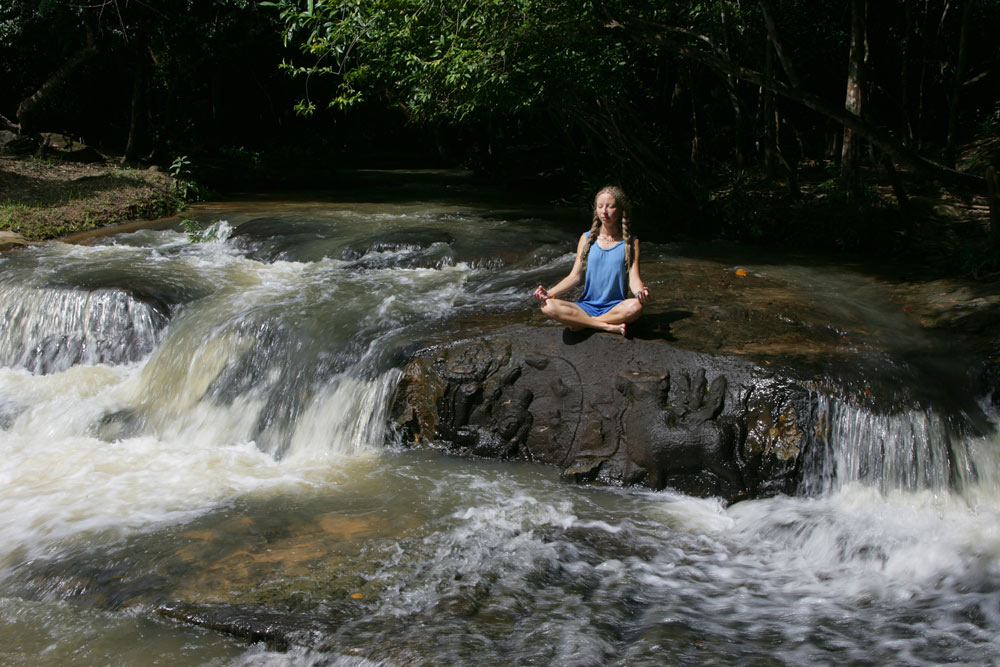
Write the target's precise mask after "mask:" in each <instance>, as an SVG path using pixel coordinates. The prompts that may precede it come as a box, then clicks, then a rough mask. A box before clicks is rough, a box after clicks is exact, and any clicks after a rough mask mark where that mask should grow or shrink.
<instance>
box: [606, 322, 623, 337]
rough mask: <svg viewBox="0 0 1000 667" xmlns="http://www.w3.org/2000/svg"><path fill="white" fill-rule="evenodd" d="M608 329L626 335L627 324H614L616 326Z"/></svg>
mask: <svg viewBox="0 0 1000 667" xmlns="http://www.w3.org/2000/svg"><path fill="white" fill-rule="evenodd" d="M608 331H610V332H611V333H616V334H619V335H621V336H624V335H625V325H624V324H616V325H614V328H612V329H609V330H608Z"/></svg>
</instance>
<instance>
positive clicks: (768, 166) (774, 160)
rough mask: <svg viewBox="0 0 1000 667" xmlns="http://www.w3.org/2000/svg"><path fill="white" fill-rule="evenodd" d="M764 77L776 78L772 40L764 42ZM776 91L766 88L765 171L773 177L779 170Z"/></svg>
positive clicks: (764, 122)
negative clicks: (775, 107) (775, 116)
mask: <svg viewBox="0 0 1000 667" xmlns="http://www.w3.org/2000/svg"><path fill="white" fill-rule="evenodd" d="M764 50H765V54H764V77H765V78H767V79H774V49H773V48H772V45H771V43H770V41H768V42H765V43H764ZM774 114H775V111H774V92H773V91H771V90H768V89H767V88H765V89H764V114H763V115H764V118H763V125H764V140H763V142H762V143H763V144H764V173H765V175H766V176H767V178H768V179H773V178H774V177H775V175H776V174H777V172H778V139H777V132H776V131H775V126H774Z"/></svg>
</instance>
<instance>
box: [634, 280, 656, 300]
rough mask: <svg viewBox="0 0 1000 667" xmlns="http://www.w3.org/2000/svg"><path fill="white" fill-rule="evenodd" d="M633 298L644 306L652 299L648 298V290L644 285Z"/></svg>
mask: <svg viewBox="0 0 1000 667" xmlns="http://www.w3.org/2000/svg"><path fill="white" fill-rule="evenodd" d="M635 298H637V299H639V303H643V304H644V303H646V302H647V301H649V300H650V299H652V298H653V297H652V296H650V294H649V288H648V287H646V286H645V285H643V286H642V289H640V290H639V291H638V292H636V293H635Z"/></svg>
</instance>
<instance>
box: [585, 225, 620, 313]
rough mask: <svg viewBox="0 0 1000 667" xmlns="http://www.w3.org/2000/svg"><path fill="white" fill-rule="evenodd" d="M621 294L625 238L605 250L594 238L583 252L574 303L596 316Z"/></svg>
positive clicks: (610, 305) (613, 302) (611, 305)
mask: <svg viewBox="0 0 1000 667" xmlns="http://www.w3.org/2000/svg"><path fill="white" fill-rule="evenodd" d="M625 294H626V271H625V242H624V241H619V242H618V243H616V244H615V245H613V246H611V247H610V248H608V249H606V250H605V249H604V248H602V247H601V246H600V245H598V243H597V242H596V241H595V242H594V244H593V245H591V246H590V253H589V254H588V255H587V273H586V276H585V277H584V282H583V296H582V297H581V298H580V300H579V301H577V302H576V303H577V305H578V306H580V307H581V308H583V310H584V311H585V312H586V313H587V314H588V315H590V316H591V317H597V316H598V315H603V314H604V313H606V312H608V311H609V310H611V309H612V308H614V307H615V306H617V305H618V304H619V303H621V302H622V301H624V300H625Z"/></svg>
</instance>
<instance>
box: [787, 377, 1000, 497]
mask: <svg viewBox="0 0 1000 667" xmlns="http://www.w3.org/2000/svg"><path fill="white" fill-rule="evenodd" d="M814 404H815V421H814V428H813V432H814V434H815V437H814V438H813V443H812V446H813V451H812V452H811V456H810V461H811V463H810V465H807V469H806V471H805V474H804V476H803V486H804V487H805V488H804V490H805V491H806V492H809V493H817V492H829V491H834V490H836V489H840V488H843V487H845V486H847V485H850V484H854V483H861V484H864V485H867V486H872V487H874V488H877V489H878V490H879V491H881V492H883V493H886V492H891V491H923V490H931V491H941V490H947V489H955V490H959V491H962V490H966V489H969V488H970V487H972V486H974V485H976V484H980V483H984V482H985V483H990V480H992V479H993V478H994V477H995V475H994V474H993V473H992V471H993V470H995V469H996V467H997V466H996V463H997V461H996V458H997V456H996V454H997V452H996V449H997V448H996V446H995V443H993V441H992V440H991V438H989V437H987V436H982V435H978V434H975V433H973V432H972V431H973V429H972V428H971V427H970V426H969V425H968V424H965V423H963V420H961V419H959V418H956V417H950V418H949V417H945V416H942V415H941V414H939V413H937V412H935V411H933V410H924V409H918V408H908V409H905V410H902V411H900V412H888V413H876V412H872V411H871V410H868V409H866V408H865V407H862V406H858V405H854V404H851V403H847V402H845V401H843V400H840V399H838V398H834V397H831V396H828V395H820V394H817V395H815V396H814Z"/></svg>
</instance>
